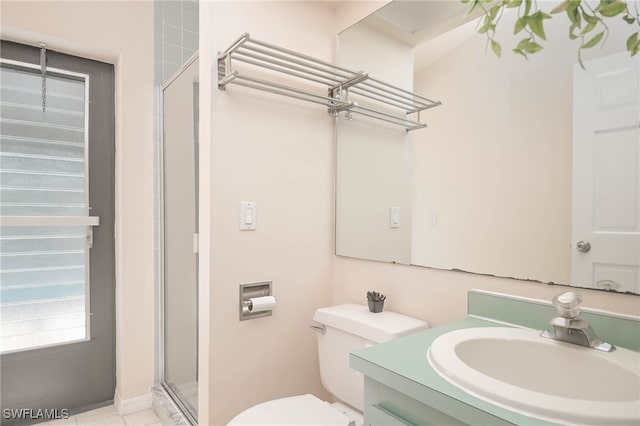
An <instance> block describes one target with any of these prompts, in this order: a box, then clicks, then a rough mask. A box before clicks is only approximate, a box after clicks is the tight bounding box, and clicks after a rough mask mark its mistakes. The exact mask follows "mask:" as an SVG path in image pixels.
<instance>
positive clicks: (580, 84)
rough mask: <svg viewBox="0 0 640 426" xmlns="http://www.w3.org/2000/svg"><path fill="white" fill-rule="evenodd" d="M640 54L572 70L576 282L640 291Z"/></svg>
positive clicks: (573, 282)
mask: <svg viewBox="0 0 640 426" xmlns="http://www.w3.org/2000/svg"><path fill="white" fill-rule="evenodd" d="M639 63H640V61H639V60H638V59H637V58H629V55H628V53H626V52H625V53H621V54H617V55H612V56H607V57H604V58H599V59H596V60H592V61H589V62H586V63H585V66H586V69H587V70H586V71H585V70H583V69H581V68H580V67H579V66H577V65H576V67H575V69H574V102H573V105H574V116H573V217H572V223H573V229H572V239H573V241H572V244H571V250H572V256H571V257H572V277H571V281H572V284H574V285H578V286H581V287H592V288H599V289H605V290H616V291H622V292H626V291H632V292H635V293H640V67H639Z"/></svg>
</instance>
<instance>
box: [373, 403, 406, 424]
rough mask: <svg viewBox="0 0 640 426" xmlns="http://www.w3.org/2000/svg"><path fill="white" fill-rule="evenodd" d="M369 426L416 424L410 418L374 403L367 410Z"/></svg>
mask: <svg viewBox="0 0 640 426" xmlns="http://www.w3.org/2000/svg"><path fill="white" fill-rule="evenodd" d="M367 414H368V416H367V421H366V422H365V423H366V424H367V426H414V423H411V422H410V421H408V420H405V419H403V418H402V417H400V416H398V415H397V414H394V413H392V412H391V411H388V410H386V409H385V408H384V407H381V406H379V405H378V404H374V405H371V406H369V410H367Z"/></svg>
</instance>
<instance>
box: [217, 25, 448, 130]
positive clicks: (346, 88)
mask: <svg viewBox="0 0 640 426" xmlns="http://www.w3.org/2000/svg"><path fill="white" fill-rule="evenodd" d="M237 63H242V64H244V65H242V66H241V67H242V71H239V70H238V69H237ZM282 77H286V81H282V80H283V78H282ZM289 77H294V78H295V79H291V78H289ZM274 80H278V81H274ZM292 81H293V82H295V84H293V85H290V84H289V83H291V82H292ZM229 84H237V85H240V86H245V87H250V88H253V89H257V90H263V91H266V92H269V93H274V94H278V95H283V96H288V97H291V98H295V99H300V100H303V101H308V102H313V103H316V104H320V105H324V106H326V107H327V112H328V114H329V115H330V116H333V117H337V116H338V115H339V114H340V113H341V112H344V116H345V118H347V119H349V120H350V119H352V118H353V114H359V115H362V116H366V117H370V118H375V119H378V120H382V121H386V122H389V123H393V124H397V125H400V126H403V127H405V129H406V130H407V131H411V130H415V129H421V128H424V127H427V125H426V124H424V123H422V122H420V112H421V111H423V110H425V109H429V108H433V107H436V106H438V105H441V103H440V102H438V101H433V100H431V99H428V98H425V97H424V96H420V95H417V94H415V93H412V92H409V91H407V90H403V89H400V88H398V87H396V86H393V85H391V84H388V83H385V82H383V81H380V80H377V79H375V78H372V77H371V76H369V75H368V74H367V73H365V72H362V71H361V72H355V71H351V70H348V69H346V68H342V67H338V66H336V65H332V64H329V63H327V62H324V61H321V60H319V59H316V58H313V57H311V56H307V55H303V54H301V53H297V52H294V51H292V50H288V49H285V48H282V47H278V46H275V45H273V44H269V43H265V42H263V41H259V40H256V39H253V38H251V36H250V35H249V34H248V33H244V34H242V36H240V38H239V39H238V40H236V41H235V42H234V43H233V44H232V45H231V46H230V47H229V48H228V49H227V50H225V51H224V52H219V53H218V89H220V90H225V88H226V86H227V85H229Z"/></svg>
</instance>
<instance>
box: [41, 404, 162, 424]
mask: <svg viewBox="0 0 640 426" xmlns="http://www.w3.org/2000/svg"><path fill="white" fill-rule="evenodd" d="M70 425H74V426H161V425H162V423H160V419H158V416H156V413H155V412H154V411H153V410H151V409H148V410H144V411H140V412H138V413H133V414H128V415H126V416H119V415H118V413H117V412H116V407H115V406H113V405H108V406H106V407H102V408H98V409H96V410H92V411H87V412H85V413H80V414H76V415H75V416H71V417H69V418H68V419H61V420H54V421H51V422H46V423H39V424H38V426H70Z"/></svg>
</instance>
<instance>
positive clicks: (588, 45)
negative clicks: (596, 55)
mask: <svg viewBox="0 0 640 426" xmlns="http://www.w3.org/2000/svg"><path fill="white" fill-rule="evenodd" d="M602 37H604V31H601V32H599V33H598V34H596V35H595V36H593V38H592V39H591V40H589V41H588V42H586V43H584V44H583V45H582V46H580V49H589V48H591V47H593V46H595V45H596V44H598V43H600V40H602Z"/></svg>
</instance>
